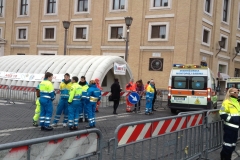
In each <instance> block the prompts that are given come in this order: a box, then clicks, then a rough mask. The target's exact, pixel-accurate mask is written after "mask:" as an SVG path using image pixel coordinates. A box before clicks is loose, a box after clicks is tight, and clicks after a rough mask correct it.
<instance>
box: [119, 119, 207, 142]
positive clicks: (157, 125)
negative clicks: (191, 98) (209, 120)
mask: <svg viewBox="0 0 240 160" xmlns="http://www.w3.org/2000/svg"><path fill="white" fill-rule="evenodd" d="M202 124H203V115H202V114H196V115H191V116H186V117H179V118H176V119H167V120H162V121H156V122H152V123H150V122H149V123H142V124H137V125H131V126H124V127H122V128H120V129H119V131H118V135H117V136H118V145H125V144H128V143H132V142H136V141H139V140H143V139H147V138H151V137H155V136H160V135H163V134H167V133H171V132H174V131H179V130H182V129H186V128H190V127H194V126H198V125H202Z"/></svg>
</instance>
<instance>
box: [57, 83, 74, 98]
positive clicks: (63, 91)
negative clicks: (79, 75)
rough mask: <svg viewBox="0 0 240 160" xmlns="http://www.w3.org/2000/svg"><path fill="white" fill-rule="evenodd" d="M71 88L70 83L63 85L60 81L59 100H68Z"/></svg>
mask: <svg viewBox="0 0 240 160" xmlns="http://www.w3.org/2000/svg"><path fill="white" fill-rule="evenodd" d="M71 87H72V82H69V83H67V84H66V83H65V82H64V81H62V82H61V83H60V86H59V88H60V92H61V98H69V90H70V89H71Z"/></svg>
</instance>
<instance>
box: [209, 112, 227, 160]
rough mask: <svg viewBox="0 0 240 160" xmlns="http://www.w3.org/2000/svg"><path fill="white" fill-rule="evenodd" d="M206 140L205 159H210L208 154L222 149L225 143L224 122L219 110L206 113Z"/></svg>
mask: <svg viewBox="0 0 240 160" xmlns="http://www.w3.org/2000/svg"><path fill="white" fill-rule="evenodd" d="M205 133H206V140H205V146H206V147H205V149H204V157H205V159H208V154H209V153H211V152H213V151H215V150H217V149H219V148H221V147H222V143H223V121H222V120H221V118H220V115H219V109H215V110H210V111H206V131H205Z"/></svg>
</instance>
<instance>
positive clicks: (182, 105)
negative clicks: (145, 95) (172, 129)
mask: <svg viewBox="0 0 240 160" xmlns="http://www.w3.org/2000/svg"><path fill="white" fill-rule="evenodd" d="M188 81H189V76H172V84H171V95H172V96H171V105H172V106H174V108H175V109H177V108H179V109H189V105H188V103H189V98H188V96H190V95H191V91H190V90H189V89H188V84H189V82H188Z"/></svg>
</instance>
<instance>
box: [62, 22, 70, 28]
mask: <svg viewBox="0 0 240 160" xmlns="http://www.w3.org/2000/svg"><path fill="white" fill-rule="evenodd" d="M69 26H70V22H69V21H63V27H64V28H65V29H68V28H69Z"/></svg>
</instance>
